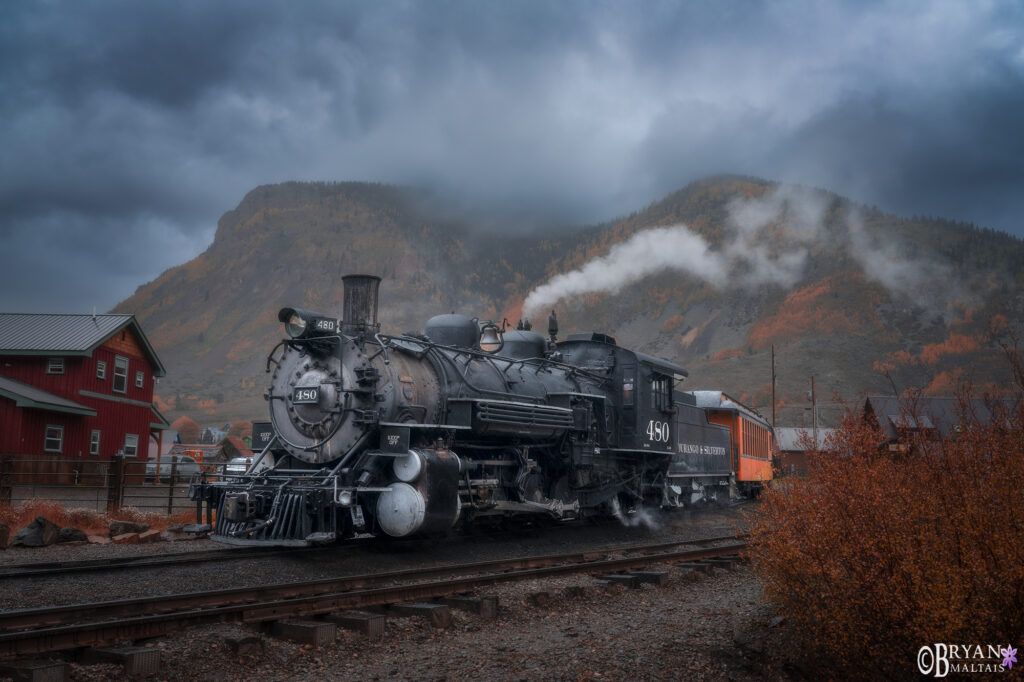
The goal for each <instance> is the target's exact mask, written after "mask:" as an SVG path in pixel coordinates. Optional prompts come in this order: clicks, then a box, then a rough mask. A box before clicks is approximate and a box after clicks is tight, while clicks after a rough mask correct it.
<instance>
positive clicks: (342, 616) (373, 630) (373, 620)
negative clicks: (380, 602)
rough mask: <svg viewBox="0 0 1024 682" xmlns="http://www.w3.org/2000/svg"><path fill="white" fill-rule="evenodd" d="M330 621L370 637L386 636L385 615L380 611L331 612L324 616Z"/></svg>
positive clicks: (324, 618)
mask: <svg viewBox="0 0 1024 682" xmlns="http://www.w3.org/2000/svg"><path fill="white" fill-rule="evenodd" d="M323 620H325V621H327V622H328V623H334V624H335V625H338V626H340V627H343V628H345V629H346V630H355V631H356V632H361V633H362V634H363V635H365V636H366V637H367V638H368V639H380V638H381V637H383V636H384V621H385V620H386V619H385V618H384V616H383V615H381V614H379V613H358V612H355V611H348V612H345V613H329V614H327V615H325V616H324V617H323Z"/></svg>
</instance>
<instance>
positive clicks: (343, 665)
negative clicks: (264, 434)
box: [0, 507, 785, 680]
mask: <svg viewBox="0 0 1024 682" xmlns="http://www.w3.org/2000/svg"><path fill="white" fill-rule="evenodd" d="M749 510H750V507H746V508H730V509H724V510H717V511H713V512H705V513H702V514H693V515H687V516H682V515H680V516H677V517H675V518H672V517H670V520H668V521H665V522H663V523H662V524H661V525H659V526H658V527H657V528H653V529H652V528H643V527H637V528H625V527H619V526H617V525H616V526H577V527H557V528H548V529H545V530H543V531H541V532H536V533H527V534H522V535H519V536H515V537H511V538H510V537H508V536H504V537H501V538H489V537H486V536H484V537H478V538H469V539H460V540H453V541H449V542H441V543H438V544H434V545H432V546H431V547H429V548H428V547H423V546H419V547H417V546H415V545H413V546H409V545H404V546H395V547H393V548H389V546H388V545H386V544H380V545H373V546H363V547H359V548H348V549H346V548H338V549H337V550H334V551H331V552H324V553H317V554H314V555H305V556H301V557H300V556H295V557H289V556H283V557H267V558H260V559H249V560H240V561H231V560H229V559H225V561H223V562H214V563H205V564H200V565H197V566H186V567H181V568H174V569H166V568H164V569H151V570H134V569H133V570H126V571H111V572H110V574H108V575H103V574H100V575H96V574H83V575H75V576H71V577H64V578H63V579H60V578H57V577H54V578H43V577H37V578H32V579H28V580H17V581H13V582H14V583H15V584H12V585H6V586H5V588H4V589H3V590H0V608H2V609H3V610H9V609H14V608H27V607H32V606H44V605H56V604H65V603H81V602H90V601H101V600H107V599H114V598H117V597H138V596H146V595H156V594H166V593H173V592H190V591H198V590H207V589H218V588H221V587H230V586H232V585H243V584H266V583H278V582H287V581H290V580H308V579H315V578H323V577H332V576H339V575H354V574H360V573H369V572H378V571H388V570H399V569H402V568H410V567H414V566H423V565H444V564H446V563H457V562H458V563H461V562H466V561H484V560H489V559H498V558H503V557H507V556H526V555H539V554H553V553H558V552H565V551H572V550H577V549H578V550H585V549H594V550H597V549H600V548H602V547H609V546H621V545H624V544H632V543H640V542H655V541H670V540H675V539H700V538H705V537H719V536H723V535H727V534H730V533H735V532H738V531H742V530H743V529H744V528H745V522H744V519H743V514H744V512H745V511H749ZM217 547H220V545H217V544H215V543H211V542H210V541H207V540H195V541H189V542H178V543H162V544H160V545H150V546H139V545H129V546H115V545H107V546H103V547H96V546H90V545H79V546H75V547H60V546H54V547H47V548H40V549H37V550H34V551H31V552H29V551H28V550H17V551H14V552H12V550H8V551H5V552H0V563H3V564H6V565H10V564H17V563H28V562H41V561H59V560H65V561H66V560H77V559H93V558H98V557H100V556H103V555H104V553H106V555H107V556H115V555H117V556H125V555H129V554H150V553H154V550H157V549H158V548H159V549H160V550H164V551H174V552H179V551H184V550H186V549H197V550H200V549H201V550H209V549H214V548H217ZM225 552H226V555H229V554H230V548H227V549H226V550H225ZM12 554H18V555H20V556H19V557H17V560H14V561H12V560H11V557H12ZM654 568H657V567H652V569H654ZM661 568H662V569H663V570H667V571H669V580H668V584H667V585H665V586H662V587H654V586H651V585H644V586H643V587H642V588H641V589H629V588H624V587H621V586H617V585H610V586H603V585H600V584H599V583H598V582H597V581H596V580H595V579H594V578H592V577H590V576H567V577H562V578H552V579H545V580H538V581H527V582H520V583H510V584H504V585H499V586H496V587H495V588H493V589H490V590H487V591H486V593H485V594H486V595H488V596H490V595H494V596H497V597H498V598H499V604H500V607H499V613H498V617H497V618H496V619H494V620H490V621H488V620H484V619H483V618H482V617H480V616H477V615H474V614H469V613H466V612H462V611H455V610H453V611H452V621H451V625H450V626H449V627H448V628H445V629H434V628H432V627H431V626H430V624H429V622H428V621H426V620H422V619H417V618H409V617H395V616H389V617H388V620H387V624H386V626H385V634H384V637H383V638H382V639H380V640H370V639H367V638H366V637H364V636H363V635H360V634H357V633H353V632H350V631H346V630H342V629H339V630H338V636H337V639H336V641H335V642H334V644H332V645H327V646H323V647H319V648H313V647H311V646H309V645H299V644H295V643H292V642H288V641H286V640H282V639H278V638H275V637H272V636H270V635H269V634H267V633H266V632H262V631H261V630H260V629H259V628H258V627H255V626H254V627H249V626H243V625H236V624H223V625H214V626H203V627H197V628H191V629H188V630H185V631H182V632H179V633H176V634H175V635H173V636H169V637H163V638H159V639H155V640H150V641H146V642H136V644H142V645H144V646H148V647H154V648H156V649H158V650H159V651H160V652H161V672H160V674H159V675H158V676H157V678H158V679H182V680H184V679H239V680H244V679H260V680H278V679H280V680H284V679H364V680H365V679H374V680H393V679H394V680H399V679H415V680H439V679H448V680H461V679H474V678H475V679H489V680H490V679H498V680H506V679H507V680H519V679H525V680H547V679H567V680H568V679H572V680H580V679H594V680H607V679H615V680H626V679H629V680H633V679H656V680H661V679H665V680H669V679H671V680H676V679H736V680H747V679H750V680H753V679H763V677H764V676H765V675H766V674H768V675H771V676H772V677H774V678H776V679H778V678H779V677H780V671H779V670H778V668H779V666H778V665H777V664H775V663H773V662H772V661H771V660H770V659H766V658H765V656H764V655H763V654H762V652H763V650H764V647H763V644H762V640H763V637H764V635H765V632H766V631H767V627H766V626H767V623H768V622H769V620H770V619H771V617H772V616H773V615H774V614H773V613H772V612H771V610H770V609H769V608H768V607H766V606H765V605H764V604H763V603H762V601H761V597H760V585H759V584H758V582H757V580H756V578H755V577H754V576H753V575H752V573H751V572H750V569H749V568H748V567H746V566H739V567H737V568H736V569H735V570H731V571H729V570H722V569H719V570H715V571H713V572H712V574H711V575H708V576H704V575H701V574H696V573H686V572H685V571H682V570H680V569H676V568H671V567H661ZM12 588H13V589H12ZM541 592H542V593H544V595H545V596H543V597H541V598H538V597H537V593H541ZM776 630H777V629H776ZM762 631H765V632H762ZM245 637H250V638H251V637H258V640H257V641H258V646H256V647H255V651H254V650H253V647H252V646H250V647H248V649H247V650H246V651H245V652H244V655H240V654H238V653H236V652H235V651H233V650H232V648H231V647H230V646H229V644H228V640H229V639H232V638H234V639H240V638H245ZM123 674H124V673H123V670H122V669H121V668H120V667H119V666H112V665H110V664H99V665H80V664H74V665H73V666H72V677H73V679H81V680H97V679H118V678H120V677H122V676H123ZM783 678H785V675H783Z"/></svg>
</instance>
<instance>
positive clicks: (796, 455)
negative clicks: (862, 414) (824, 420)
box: [775, 426, 835, 476]
mask: <svg viewBox="0 0 1024 682" xmlns="http://www.w3.org/2000/svg"><path fill="white" fill-rule="evenodd" d="M817 431H818V440H817V446H818V449H819V450H820V449H822V448H824V447H825V441H826V440H827V439H828V437H829V436H831V435H832V433H833V432H834V431H835V429H824V428H819V429H818V430H817ZM804 435H806V436H807V438H806V439H805V438H804ZM775 442H776V447H777V448H778V450H777V451H776V456H777V458H778V468H779V475H780V476H790V475H796V476H801V475H804V474H806V473H807V471H808V462H807V448H806V447H805V442H806V444H807V445H814V442H815V441H814V430H813V429H808V428H803V427H801V428H793V427H788V426H776V427H775Z"/></svg>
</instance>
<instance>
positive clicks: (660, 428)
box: [647, 419, 669, 443]
mask: <svg viewBox="0 0 1024 682" xmlns="http://www.w3.org/2000/svg"><path fill="white" fill-rule="evenodd" d="M668 438H669V430H668V422H659V421H655V420H653V419H652V420H651V421H649V422H647V440H650V441H654V442H655V443H667V442H668Z"/></svg>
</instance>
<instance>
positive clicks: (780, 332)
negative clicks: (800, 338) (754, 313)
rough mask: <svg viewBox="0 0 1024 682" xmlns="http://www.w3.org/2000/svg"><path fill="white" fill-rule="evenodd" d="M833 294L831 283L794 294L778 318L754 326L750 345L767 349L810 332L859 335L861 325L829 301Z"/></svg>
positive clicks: (774, 317) (814, 285)
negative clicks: (792, 337)
mask: <svg viewBox="0 0 1024 682" xmlns="http://www.w3.org/2000/svg"><path fill="white" fill-rule="evenodd" d="M832 291H833V287H832V283H831V282H830V280H824V281H822V282H819V283H817V284H812V285H810V286H806V287H804V288H802V289H797V290H795V291H793V293H791V294H790V295H789V296H787V297H786V300H785V301H784V302H783V303H782V305H781V306H779V311H778V312H777V313H776V314H775V315H772V316H771V317H768V318H765V319H763V320H761V321H760V322H758V323H757V324H756V325H754V326H753V328H752V329H751V330H750V335H749V336H748V338H747V340H748V342H749V343H750V345H751V346H753V347H754V348H767V347H768V346H769V345H771V344H772V343H773V342H774V341H776V340H778V339H785V338H789V337H791V336H796V335H799V334H805V333H808V332H817V333H820V334H830V333H834V332H855V331H857V330H858V322H857V321H856V320H853V319H851V318H850V317H849V316H848V315H847V314H845V313H844V312H843V311H842V310H840V309H837V308H836V306H835V305H834V304H833V303H832V302H831V301H828V300H826V299H825V296H826V295H829V294H831V292H832Z"/></svg>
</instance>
